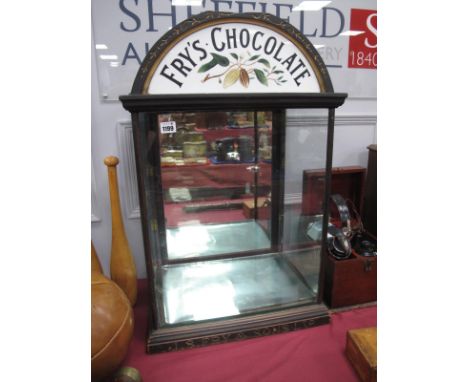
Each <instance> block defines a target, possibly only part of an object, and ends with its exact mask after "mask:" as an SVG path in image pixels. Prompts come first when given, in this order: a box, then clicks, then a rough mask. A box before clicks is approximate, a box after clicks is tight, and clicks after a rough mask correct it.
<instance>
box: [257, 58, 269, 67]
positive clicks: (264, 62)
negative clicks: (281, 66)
mask: <svg viewBox="0 0 468 382" xmlns="http://www.w3.org/2000/svg"><path fill="white" fill-rule="evenodd" d="M258 62H260V63H262V64H263V65H265V66H266V67H267V68H269V67H270V63H269V62H268V61H267V60H265V59H264V58H261V59H260V60H258Z"/></svg>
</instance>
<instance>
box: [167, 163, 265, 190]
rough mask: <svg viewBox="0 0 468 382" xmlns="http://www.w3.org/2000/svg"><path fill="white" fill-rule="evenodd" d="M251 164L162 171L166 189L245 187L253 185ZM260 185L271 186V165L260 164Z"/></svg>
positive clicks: (184, 167) (173, 167)
mask: <svg viewBox="0 0 468 382" xmlns="http://www.w3.org/2000/svg"><path fill="white" fill-rule="evenodd" d="M248 166H249V163H233V164H217V165H214V164H207V165H200V166H170V167H163V168H162V171H161V175H162V185H163V188H164V189H169V188H171V187H187V188H196V187H214V188H228V187H245V184H246V183H252V182H253V180H254V177H253V173H252V172H250V171H249V170H247V167H248ZM258 167H259V172H258V173H257V175H258V180H257V181H258V183H259V185H260V184H266V185H271V164H268V163H259V164H258Z"/></svg>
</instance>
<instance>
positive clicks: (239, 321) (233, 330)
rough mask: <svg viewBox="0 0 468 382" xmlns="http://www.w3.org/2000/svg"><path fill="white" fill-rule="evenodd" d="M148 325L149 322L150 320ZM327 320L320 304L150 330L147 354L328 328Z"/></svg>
mask: <svg viewBox="0 0 468 382" xmlns="http://www.w3.org/2000/svg"><path fill="white" fill-rule="evenodd" d="M149 322H152V320H151V318H150V320H149ZM329 322H330V316H329V314H328V310H327V308H326V307H325V305H323V304H315V305H308V306H303V307H298V308H291V309H284V310H281V311H276V312H271V313H264V314H257V315H252V316H246V317H239V318H232V319H226V320H222V321H214V322H205V323H200V324H192V325H183V326H179V327H168V328H159V329H154V328H153V329H150V330H149V333H148V339H147V344H146V350H147V352H148V353H160V352H169V351H176V350H183V349H191V348H197V347H202V346H207V345H215V344H221V343H226V342H232V341H239V340H244V339H249V338H256V337H262V336H268V335H272V334H279V333H286V332H292V331H295V330H300V329H307V328H311V327H313V326H317V325H323V324H328V323H329Z"/></svg>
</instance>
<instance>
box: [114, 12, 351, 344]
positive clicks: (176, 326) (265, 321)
mask: <svg viewBox="0 0 468 382" xmlns="http://www.w3.org/2000/svg"><path fill="white" fill-rule="evenodd" d="M228 23H236V24H239V23H244V24H245V25H246V27H245V28H248V27H249V26H251V25H252V24H253V25H257V26H259V27H262V28H269V29H271V30H272V31H274V32H275V33H278V34H279V35H281V36H283V37H284V38H286V39H288V40H289V41H291V42H292V43H293V44H294V46H296V47H298V48H299V49H300V52H302V53H301V54H304V55H305V56H306V58H307V60H308V62H310V64H311V65H312V67H313V72H314V73H313V74H314V75H315V76H316V78H317V81H318V84H319V87H320V90H319V91H317V90H313V91H310V92H306V93H299V92H298V93H294V92H283V91H272V92H271V93H264V92H261V93H251V92H249V91H248V90H244V91H243V93H232V94H224V93H221V94H218V93H216V94H214V93H213V94H212V93H210V92H203V91H201V92H200V93H196V94H194V93H190V92H189V93H187V94H183V89H181V94H166V93H164V91H163V92H162V94H149V93H148V86H149V84H150V82H151V80H152V78H153V75H154V74H155V73H158V70H157V69H158V66H159V64H160V63H161V60H162V59H163V58H164V57H165V56H166V55H167V54H169V53H168V52H171V50H172V49H173V48H174V46H176V44H178V43H180V41H183V38H185V37H187V36H190V35H191V34H192V33H195V32H198V31H200V30H202V29H204V28H211V27H213V26H224V25H226V24H228ZM214 29H216V28H214ZM271 41H273V40H271ZM196 42H197V41H195V42H194V44H193V45H195V43H196ZM187 46H188V45H187ZM203 50H204V49H201V48H198V51H203ZM226 54H227V53H226ZM231 56H232V54H231ZM234 56H236V55H234ZM295 56H296V55H292V56H291V58H290V60H293V59H294V58H295ZM216 57H218V58H216ZM215 58H216V59H217V60H219V55H218V56H216V55H213V60H215ZM257 58H258V57H257ZM257 58H255V59H257ZM252 59H253V58H252ZM226 60H227V59H226ZM174 61H175V60H174ZM179 61H180V60H179ZM222 64H223V66H226V65H225V64H224V62H222ZM200 69H201V68H200ZM200 69H198V67H197V70H200ZM162 70H163V71H164V70H165V69H164V68H163V69H162ZM272 70H275V69H274V68H273V69H272ZM255 73H256V75H257V76H258V77H259V78H260V80H262V81H263V82H265V80H266V78H264V77H265V75H264V74H262V73H261V71H257V72H255ZM241 74H242V73H241ZM166 77H167V75H166ZM245 80H246V79H245V78H244V81H245ZM295 83H298V81H296V82H295ZM198 86H200V85H198ZM261 86H264V85H261ZM346 96H347V95H346V94H342V93H335V92H334V90H333V86H332V84H331V80H330V77H329V74H328V71H327V68H326V66H325V64H324V63H323V61H322V59H321V57H320V55H319V54H318V53H317V51H316V50H315V48H314V47H313V46H312V44H311V43H310V41H309V40H308V39H307V38H306V37H305V36H303V35H302V34H300V32H299V31H298V30H297V29H295V28H294V27H292V26H291V25H290V24H289V23H287V22H286V21H284V20H282V19H280V18H278V17H275V16H272V15H268V14H262V13H243V14H229V13H214V12H205V13H202V14H198V15H196V16H193V17H191V18H189V19H187V20H185V21H183V22H182V23H180V24H179V25H177V26H175V27H174V28H172V29H171V30H170V31H169V32H167V34H166V35H165V36H164V37H163V38H161V39H160V40H159V41H158V42H157V43H156V44H155V45H154V46H153V47H152V48H151V50H150V51H149V52H148V55H147V56H146V58H145V59H144V61H143V63H142V65H141V67H140V70H139V71H138V73H137V75H136V78H135V82H134V84H133V88H132V92H131V94H130V95H128V96H121V97H120V100H121V101H122V104H123V106H124V108H125V109H126V110H128V111H130V112H131V113H132V128H133V138H134V144H135V156H136V165H137V174H138V188H139V199H140V209H141V221H142V231H143V239H144V246H145V258H146V265H147V274H148V280H149V286H150V304H151V309H150V317H149V325H148V338H147V351H148V352H160V351H173V350H179V349H185V348H193V347H198V346H204V345H210V344H218V343H223V342H227V341H236V340H241V339H246V338H252V337H258V336H264V335H270V334H277V333H281V332H286V331H292V330H297V329H302V328H308V327H311V326H315V325H320V324H324V323H328V322H329V319H330V318H329V314H328V310H327V308H326V306H325V305H324V304H323V302H322V287H323V272H324V270H323V262H321V261H318V262H319V263H320V264H321V266H320V274H319V275H317V279H316V281H315V282H316V283H317V285H318V288H317V291H316V292H314V291H311V289H310V288H309V289H308V290H307V291H308V292H307V293H308V295H307V299H302V300H299V299H296V300H295V301H294V302H292V303H291V304H290V305H287V304H283V305H281V304H280V303H278V304H277V305H276V306H280V308H276V306H275V307H273V308H270V309H264V310H260V309H258V310H252V311H244V312H242V313H239V314H237V315H236V314H235V313H229V314H226V315H224V316H214V318H211V317H210V318H209V319H203V318H202V319H193V320H192V319H188V320H186V321H179V323H178V322H177V321H171V320H168V319H167V317H166V313H167V311H168V310H165V309H166V305H167V304H166V303H167V301H168V300H169V298H170V297H167V299H166V300H164V299H165V298H166V297H165V296H166V295H164V292H165V287H164V286H165V285H167V284H164V282H165V280H166V279H164V277H166V276H167V274H168V273H169V271H173V270H175V271H174V272H177V271H178V269H180V268H178V267H179V266H186V265H187V264H195V266H196V265H197V264H198V263H200V262H202V261H203V262H205V265H206V264H216V261H219V260H222V261H224V260H231V259H236V261H237V260H238V259H241V260H242V259H244V258H249V257H250V258H251V257H253V256H254V255H265V256H268V257H271V258H274V261H275V264H277V267H278V268H281V270H282V271H283V272H288V275H291V277H296V279H297V276H294V269H293V267H292V266H290V265H288V264H286V263H285V260H282V258H283V257H284V256H282V255H283V254H284V253H283V247H282V237H283V231H282V230H283V216H284V215H283V210H284V189H285V187H284V183H285V181H284V179H285V150H286V148H285V134H286V109H288V108H315V109H318V108H322V109H327V112H328V127H327V131H326V136H327V139H326V145H327V148H326V171H325V172H324V177H323V189H322V190H323V194H322V195H321V199H324V198H325V199H327V198H328V196H329V192H330V179H331V178H330V169H331V163H332V150H333V132H334V118H335V117H334V116H335V108H337V107H339V106H341V105H342V104H343V103H344V100H345V98H346ZM239 110H240V111H254V112H255V124H256V127H255V129H256V130H258V129H257V127H258V126H257V112H258V111H268V112H271V113H272V143H271V146H272V154H271V158H272V159H271V164H270V166H271V178H270V181H271V182H270V184H271V206H270V207H269V209H270V213H271V218H270V223H271V224H269V239H270V242H271V246H270V247H269V248H266V247H259V248H258V249H253V250H250V251H246V250H239V249H237V252H225V253H216V254H215V255H210V256H205V255H203V254H202V255H198V254H197V255H195V256H192V257H185V258H182V257H180V258H176V257H170V256H169V254H168V253H169V251H168V247H169V246H168V242H169V240H167V230H166V228H167V227H166V216H165V205H166V204H165V200H164V197H165V192H164V191H165V190H164V184H163V183H164V182H167V181H168V178H170V176H171V172H172V169H169V170H166V169H167V168H164V172H162V171H161V161H160V152H159V141H158V140H159V135H158V131H159V130H160V126H158V118H159V116H160V115H161V114H167V113H172V112H177V113H181V112H182V113H187V112H208V111H216V112H218V113H219V112H227V111H239ZM215 119H216V120H219V115H218V116H217V117H216V118H215ZM211 122H212V121H207V122H206V123H205V125H206V126H205V127H207V128H208V127H210V123H211ZM311 127H313V126H311ZM258 140H259V138H255V150H256V151H258V145H259V143H258ZM151 144H153V146H154V150H152V149H149V147H150V146H151ZM255 157H256V158H258V154H257V155H255ZM255 160H257V159H255ZM243 167H244V168H245V167H246V166H245V165H243ZM259 167H261V166H259ZM211 169H213V167H212V166H205V167H203V166H199V167H191V168H185V169H183V171H187V172H189V173H190V174H192V172H193V171H198V172H203V174H205V175H207V176H208V177H209V178H210V179H212V176H213V175H214V174H217V172H219V171H220V169H221V167H217V170H216V173H213V172H212V171H211ZM174 171H179V176H178V178H179V179H180V178H181V176H183V171H181V169H179V170H174ZM226 171H227V169H226ZM260 171H261V168H260ZM162 173H166V174H168V175H167V176H166V178H165V179H164V177H163V176H162ZM265 175H267V173H266V172H265ZM252 176H253V177H254V178H255V181H254V182H253V183H254V184H255V185H257V184H259V185H261V182H260V181H261V180H262V179H261V176H262V175H258V174H257V171H253V175H252ZM226 177H232V180H233V181H234V183H235V184H234V186H238V184H237V183H238V182H239V181H240V180H242V178H241V177H239V176H238V175H236V174H235V173H234V172H231V173H230V174H227V175H224V176H223V178H226ZM236 182H237V183H236ZM242 183H244V181H242ZM195 185H196V184H195ZM188 186H189V185H187V187H188ZM259 188H260V187H255V188H254V190H255V192H257V191H258V190H259ZM196 191H197V192H198V193H200V192H201V190H200V189H197V190H196ZM259 207H261V206H258V205H257V206H255V204H254V205H253V209H254V210H255V209H258V208H259ZM247 209H248V211H247V213H248V215H249V216H251V212H250V211H249V210H250V209H251V208H250V207H249V206H247ZM257 212H258V215H257ZM322 214H323V215H324V216H328V205H327V204H325V205H324V206H323V210H322ZM259 215H261V211H253V216H254V218H255V219H257V218H261V217H262V216H259ZM231 227H232V226H231ZM187 242H188V243H189V244H191V241H190V240H187ZM320 248H321V247H320V241H319V242H318V244H317V245H316V247H315V248H314V249H316V250H315V252H314V253H317V259H318V260H320V256H322V257H323V253H322V254H321V253H320ZM317 249H318V250H317ZM189 256H190V255H189ZM276 259H279V260H278V261H277V260H276ZM281 261H282V262H281ZM283 263H284V264H283ZM189 268H190V267H188V266H187V267H186V269H189ZM258 268H261V267H258ZM194 269H196V268H194ZM173 274H174V273H173ZM174 278H175V277H174ZM257 279H259V282H261V281H262V280H265V279H264V278H257ZM251 281H252V282H253V281H256V280H253V278H252V279H251V280H248V283H247V284H249V283H250V282H251ZM177 282H178V283H179V284H180V285H183V286H185V285H184V282H185V280H184V279H183V278H180V279H177ZM277 282H278V280H277V279H275V280H274V282H272V283H271V284H272V285H277ZM305 283H307V280H305ZM176 284H177V283H176ZM249 285H250V284H249ZM186 289H187V290H189V291H190V290H192V289H190V288H188V287H187V288H186ZM207 289H208V288H207ZM213 289H214V288H211V289H210V290H213ZM259 289H260V288H259ZM294 291H295V294H296V295H297V293H298V291H297V290H296V289H295V290H294ZM163 295H164V296H163ZM312 296H313V297H312ZM275 297H276V296H275ZM200 300H203V301H201V302H202V303H206V302H207V301H208V302H210V301H211V300H210V298H209V297H207V298H205V299H200ZM165 304H166V305H165ZM180 322H182V324H180Z"/></svg>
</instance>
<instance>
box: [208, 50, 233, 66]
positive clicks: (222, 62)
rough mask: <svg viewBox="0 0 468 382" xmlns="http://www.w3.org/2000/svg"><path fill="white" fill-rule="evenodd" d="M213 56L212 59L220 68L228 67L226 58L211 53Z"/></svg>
mask: <svg viewBox="0 0 468 382" xmlns="http://www.w3.org/2000/svg"><path fill="white" fill-rule="evenodd" d="M211 55H212V56H213V59H214V60H216V63H217V64H218V65H221V66H228V65H229V59H228V58H227V57H224V56H221V55H220V54H217V53H211Z"/></svg>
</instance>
